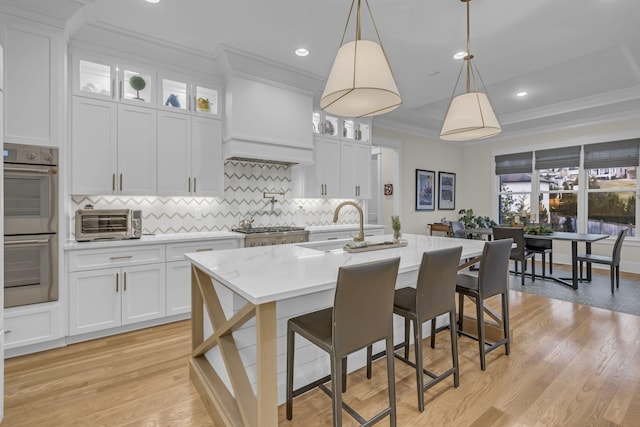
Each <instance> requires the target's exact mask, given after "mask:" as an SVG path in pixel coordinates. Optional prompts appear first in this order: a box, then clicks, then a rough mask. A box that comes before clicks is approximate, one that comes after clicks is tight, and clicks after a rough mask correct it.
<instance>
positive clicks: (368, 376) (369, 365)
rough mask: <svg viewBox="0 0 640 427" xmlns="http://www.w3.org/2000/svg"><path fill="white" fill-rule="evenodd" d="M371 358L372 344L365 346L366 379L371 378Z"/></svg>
mask: <svg viewBox="0 0 640 427" xmlns="http://www.w3.org/2000/svg"><path fill="white" fill-rule="evenodd" d="M372 358H373V346H370V345H368V346H367V379H371V359H372Z"/></svg>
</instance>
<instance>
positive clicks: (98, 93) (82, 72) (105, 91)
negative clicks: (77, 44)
mask: <svg viewBox="0 0 640 427" xmlns="http://www.w3.org/2000/svg"><path fill="white" fill-rule="evenodd" d="M74 69H75V72H74V73H73V76H74V78H73V93H74V94H75V95H81V96H88V97H91V98H98V99H115V93H116V68H115V66H113V65H111V64H109V63H108V62H107V61H98V60H92V59H85V58H79V57H77V56H76V57H74Z"/></svg>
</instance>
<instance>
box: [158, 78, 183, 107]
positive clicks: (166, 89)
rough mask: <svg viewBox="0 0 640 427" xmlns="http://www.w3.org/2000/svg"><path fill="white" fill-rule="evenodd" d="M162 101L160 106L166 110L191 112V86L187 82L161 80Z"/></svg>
mask: <svg viewBox="0 0 640 427" xmlns="http://www.w3.org/2000/svg"><path fill="white" fill-rule="evenodd" d="M160 82H161V83H160V84H161V86H162V87H161V88H160V92H161V93H160V100H159V101H158V105H159V106H160V107H162V108H164V109H167V110H172V111H176V112H180V111H184V112H186V111H190V109H191V105H190V104H191V103H190V100H191V98H190V96H189V84H188V83H187V82H186V81H184V80H183V81H181V80H178V79H176V80H173V79H170V78H161V79H160Z"/></svg>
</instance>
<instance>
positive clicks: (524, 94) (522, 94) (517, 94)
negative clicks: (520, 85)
mask: <svg viewBox="0 0 640 427" xmlns="http://www.w3.org/2000/svg"><path fill="white" fill-rule="evenodd" d="M527 95H529V92H527V91H526V90H523V91H522V92H518V93H516V96H520V97H522V96H527Z"/></svg>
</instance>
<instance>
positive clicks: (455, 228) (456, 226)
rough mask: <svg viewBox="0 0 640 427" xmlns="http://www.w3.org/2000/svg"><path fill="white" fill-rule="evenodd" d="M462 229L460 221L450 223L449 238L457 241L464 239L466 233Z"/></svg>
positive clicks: (462, 225) (462, 224)
mask: <svg viewBox="0 0 640 427" xmlns="http://www.w3.org/2000/svg"><path fill="white" fill-rule="evenodd" d="M464 228H465V227H464V223H463V222H462V221H451V236H452V237H455V238H458V239H466V238H467V233H466V232H465V231H464Z"/></svg>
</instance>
